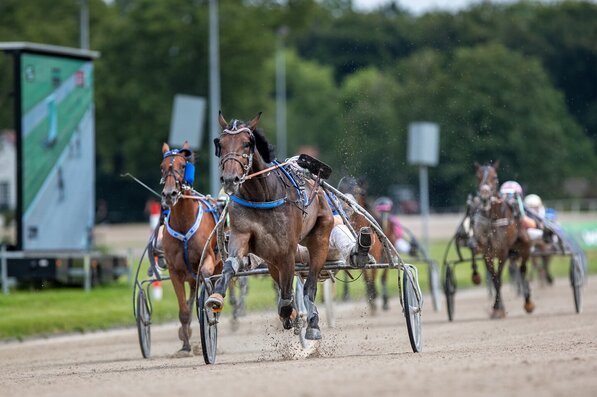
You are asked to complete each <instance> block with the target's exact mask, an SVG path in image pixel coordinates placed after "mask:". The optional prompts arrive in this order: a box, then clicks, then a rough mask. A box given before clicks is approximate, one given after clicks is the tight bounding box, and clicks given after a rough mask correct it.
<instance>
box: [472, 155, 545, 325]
mask: <svg viewBox="0 0 597 397" xmlns="http://www.w3.org/2000/svg"><path fill="white" fill-rule="evenodd" d="M498 166H499V162H498V161H496V162H494V163H493V165H484V166H481V165H479V164H478V163H475V168H476V178H477V186H478V196H477V199H476V200H475V201H474V203H473V206H472V209H471V218H472V224H473V225H472V228H473V245H474V246H473V247H472V249H473V252H477V253H480V254H482V255H483V259H484V261H485V266H486V267H487V271H488V272H489V274H490V275H491V277H492V280H493V285H494V287H495V302H494V305H493V312H492V314H491V318H503V317H505V315H506V312H505V309H504V304H503V301H502V297H501V284H502V271H503V269H504V264H505V263H506V260H507V259H508V258H509V257H510V258H514V257H515V258H518V257H519V258H520V259H521V264H520V274H521V278H522V283H523V293H524V300H525V304H524V309H525V310H526V311H527V313H531V312H532V311H533V309H534V308H535V304H534V303H533V302H532V301H531V293H530V289H529V283H528V280H527V277H526V269H527V267H526V265H527V260H528V259H529V254H530V248H531V245H530V242H529V238H528V236H527V235H526V232H525V231H524V229H523V228H522V225H521V221H520V220H521V216H524V214H521V213H520V210H519V208H518V206H517V205H513V204H512V203H510V202H508V201H507V200H505V199H504V198H501V197H500V196H499V194H498V175H497V169H498ZM474 257H475V255H474V254H473V279H475V274H476V272H477V266H476V263H475V261H474ZM495 258H497V260H498V265H497V270H496V269H495V266H494V259H495ZM477 277H478V274H477Z"/></svg>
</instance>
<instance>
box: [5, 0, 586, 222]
mask: <svg viewBox="0 0 597 397" xmlns="http://www.w3.org/2000/svg"><path fill="white" fill-rule="evenodd" d="M90 8H91V9H90V17H91V21H90V23H91V48H92V49H94V50H97V51H100V52H101V58H100V59H98V60H97V61H96V82H95V88H96V120H97V127H96V136H97V189H96V190H97V198H98V199H102V200H104V201H105V202H107V203H108V209H109V216H108V217H109V219H110V220H111V221H130V220H141V219H144V218H143V209H144V206H145V200H146V199H147V198H148V196H147V193H146V192H145V191H144V190H143V189H142V188H140V187H139V186H137V185H136V184H133V183H131V182H130V180H124V179H122V178H121V177H120V174H121V173H124V172H131V173H133V174H135V175H136V176H138V177H139V178H141V179H142V180H144V181H146V182H147V183H149V184H150V185H151V186H157V183H158V181H159V168H158V164H159V159H160V155H161V152H160V148H161V143H162V142H163V141H165V140H167V137H168V131H169V125H170V116H171V115H170V112H171V106H172V99H173V96H174V94H176V93H184V94H190V95H199V96H205V97H207V96H208V87H209V84H208V59H207V45H208V43H207V37H208V36H207V35H208V20H207V14H208V8H207V0H114V1H110V2H104V1H102V0H90ZM78 12H79V3H78V1H77V0H54V1H53V2H52V5H51V7H50V6H48V3H47V2H46V1H44V0H29V1H26V2H23V1H20V0H2V1H1V2H0V41H33V42H40V43H48V44H55V45H63V46H71V47H77V46H78V43H79V39H78V33H79V32H78V29H79V27H78V21H79V20H78ZM219 12H220V47H221V48H220V65H221V72H220V73H221V86H222V93H221V96H222V110H223V112H224V115H225V117H227V118H228V119H231V118H241V119H250V118H252V117H253V116H254V115H255V114H256V113H257V112H258V111H263V112H264V115H263V118H262V120H263V121H262V123H263V124H262V126H263V127H264V129H265V132H266V135H267V136H268V138H269V139H270V141H271V142H272V143H275V136H276V134H275V130H274V127H275V78H274V76H275V62H274V57H275V50H276V41H277V40H278V36H277V32H278V30H279V29H280V27H282V26H285V27H287V28H288V31H289V33H288V35H287V36H286V37H285V44H286V77H287V94H288V109H287V115H288V134H289V135H288V144H289V148H288V153H289V154H294V153H295V152H296V150H297V149H298V148H299V147H301V146H304V145H311V146H314V147H316V148H317V149H318V150H319V152H320V154H321V158H322V160H323V161H325V162H328V163H330V164H331V165H332V166H333V168H334V178H336V179H335V180H334V181H337V179H338V178H339V177H341V176H342V175H344V174H346V173H351V174H354V175H362V176H366V177H367V179H368V181H369V187H370V190H371V192H372V193H373V194H378V195H381V194H388V187H389V186H390V185H393V184H405V183H411V184H414V185H416V184H417V183H416V181H417V178H416V175H417V169H416V168H415V167H411V166H408V165H407V164H406V145H407V141H406V139H407V126H408V123H409V122H411V121H433V122H436V123H438V124H439V125H440V128H441V137H440V143H441V149H440V150H441V154H440V164H439V166H438V167H435V168H432V169H430V189H431V191H430V193H431V197H430V198H431V205H432V207H435V208H438V209H440V208H443V207H453V206H459V205H462V203H463V202H464V200H465V198H466V195H467V194H468V193H469V192H471V191H472V190H473V177H472V164H473V162H474V161H478V162H488V161H490V160H495V159H500V160H501V164H502V169H501V172H500V179H501V180H502V181H505V180H506V179H517V180H518V181H519V182H521V183H522V185H523V186H524V187H525V188H526V190H527V191H529V192H530V191H532V192H536V193H538V194H541V195H542V196H543V197H544V198H550V197H551V198H562V197H565V196H566V195H567V194H569V193H567V192H566V191H564V190H563V188H562V186H563V185H564V181H566V180H567V179H569V178H580V179H584V180H586V181H588V182H589V186H593V187H592V189H593V190H590V189H589V190H587V191H586V192H581V193H582V194H586V195H592V196H593V197H595V196H597V189H596V188H595V187H594V186H596V185H597V184H596V183H595V182H597V180H596V178H597V175H596V174H597V173H596V172H595V170H596V169H597V24H595V21H596V20H597V5H596V4H595V3H591V2H583V1H565V2H555V3H554V2H549V3H537V2H520V3H513V4H499V5H496V4H491V3H486V2H484V3H481V4H479V5H476V6H473V7H471V8H469V9H467V10H463V11H461V12H459V13H447V12H433V13H428V14H424V15H421V16H414V15H411V14H409V13H408V12H406V11H405V10H403V9H401V8H400V7H399V6H397V5H396V4H393V3H389V4H388V5H386V6H383V7H381V8H380V9H378V10H376V11H373V12H369V13H359V12H355V11H353V10H351V8H350V1H341V0H332V1H327V0H326V1H322V2H318V1H314V0H286V1H275V0H251V1H246V0H245V1H242V0H225V1H221V2H220V6H219ZM8 60H9V59H8V58H7V57H0V93H2V94H3V95H4V97H0V129H3V128H7V127H10V126H11V125H12V113H11V111H10V110H8V106H6V104H7V101H8V95H9V94H10V80H11V78H12V75H10V73H11V68H10V65H9V64H8ZM206 135H207V134H206ZM211 153H212V146H211V142H209V141H208V138H207V136H206V137H205V139H204V142H203V147H202V148H201V150H200V151H199V153H198V156H197V159H198V160H197V161H198V165H197V169H198V175H197V178H196V180H197V188H198V190H203V191H206V190H207V187H208V186H209V181H208V179H207V178H208V176H209V173H208V171H207V166H208V155H211Z"/></svg>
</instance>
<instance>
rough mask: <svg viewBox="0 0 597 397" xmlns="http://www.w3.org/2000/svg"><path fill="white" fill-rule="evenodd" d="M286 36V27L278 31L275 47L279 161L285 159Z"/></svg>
mask: <svg viewBox="0 0 597 397" xmlns="http://www.w3.org/2000/svg"><path fill="white" fill-rule="evenodd" d="M287 34H288V28H287V27H286V26H282V27H280V29H278V40H277V46H276V146H277V148H276V149H277V150H276V151H277V154H278V156H279V158H280V159H281V160H283V159H285V158H286V157H287V153H286V150H287V148H288V144H287V142H286V138H287V131H286V60H285V57H284V48H285V46H284V39H285V37H286V35H287Z"/></svg>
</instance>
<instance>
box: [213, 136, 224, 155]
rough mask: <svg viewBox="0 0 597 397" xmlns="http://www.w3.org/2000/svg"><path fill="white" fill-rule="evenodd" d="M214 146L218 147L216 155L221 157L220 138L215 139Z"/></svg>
mask: <svg viewBox="0 0 597 397" xmlns="http://www.w3.org/2000/svg"><path fill="white" fill-rule="evenodd" d="M214 146H215V149H216V157H220V154H222V146H221V145H220V138H215V139H214Z"/></svg>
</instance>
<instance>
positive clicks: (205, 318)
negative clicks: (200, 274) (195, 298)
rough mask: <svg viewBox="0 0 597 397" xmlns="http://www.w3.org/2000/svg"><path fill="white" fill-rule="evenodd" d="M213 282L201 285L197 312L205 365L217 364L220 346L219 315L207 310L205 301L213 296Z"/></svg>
mask: <svg viewBox="0 0 597 397" xmlns="http://www.w3.org/2000/svg"><path fill="white" fill-rule="evenodd" d="M211 289H212V288H211V282H210V281H209V280H206V281H205V282H204V283H203V285H201V291H200V295H199V302H198V306H197V310H198V311H199V328H200V329H201V350H202V351H203V359H204V360H205V364H215V363H216V349H217V346H218V318H219V317H220V314H219V313H214V312H213V311H211V310H208V309H206V308H205V301H206V300H207V298H208V297H209V295H210V294H211Z"/></svg>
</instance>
